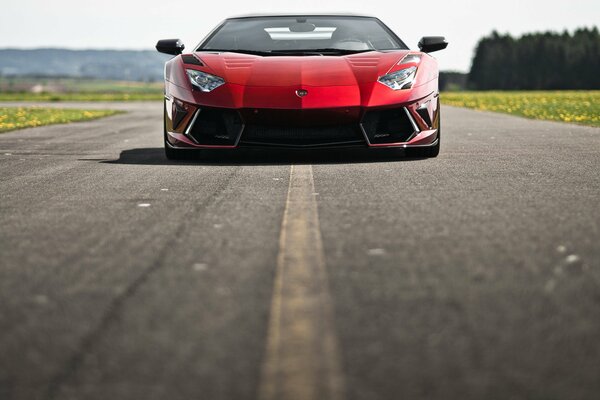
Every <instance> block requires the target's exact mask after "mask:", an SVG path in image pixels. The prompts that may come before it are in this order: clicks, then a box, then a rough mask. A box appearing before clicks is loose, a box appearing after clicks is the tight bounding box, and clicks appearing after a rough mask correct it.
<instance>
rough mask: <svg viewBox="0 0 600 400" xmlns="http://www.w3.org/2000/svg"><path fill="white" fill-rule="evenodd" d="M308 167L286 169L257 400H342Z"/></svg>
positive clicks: (335, 344) (322, 255) (327, 289)
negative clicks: (274, 271)
mask: <svg viewBox="0 0 600 400" xmlns="http://www.w3.org/2000/svg"><path fill="white" fill-rule="evenodd" d="M314 192H315V190H314V181H313V175H312V167H311V166H310V165H301V166H292V168H291V171H290V183H289V189H288V197H287V201H286V206H285V212H284V216H283V222H282V227H281V235H280V238H279V256H278V259H277V271H276V277H275V287H274V290H273V298H272V303H271V317H270V322H269V331H268V337H267V347H266V355H265V359H264V362H263V366H262V373H261V382H260V389H259V390H260V392H259V399H260V400H343V399H344V398H345V393H344V382H343V374H342V370H341V362H340V355H339V350H338V343H337V337H336V335H335V331H334V324H333V322H334V321H333V306H332V302H331V297H330V295H329V287H328V283H327V274H326V269H325V257H324V254H323V243H322V240H321V231H320V228H319V216H318V213H317V203H316V200H315V196H314V195H313V193H314Z"/></svg>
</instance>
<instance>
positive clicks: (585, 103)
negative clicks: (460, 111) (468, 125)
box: [441, 91, 600, 126]
mask: <svg viewBox="0 0 600 400" xmlns="http://www.w3.org/2000/svg"><path fill="white" fill-rule="evenodd" d="M441 97H442V102H443V103H444V104H448V105H451V106H457V107H466V108H472V109H475V110H482V111H496V112H502V113H506V114H514V115H518V116H521V117H526V118H533V119H544V120H551V121H561V122H570V123H575V124H581V125H590V126H600V91H560V92H559V91H557V92H550V91H542V92H445V93H442V96H441Z"/></svg>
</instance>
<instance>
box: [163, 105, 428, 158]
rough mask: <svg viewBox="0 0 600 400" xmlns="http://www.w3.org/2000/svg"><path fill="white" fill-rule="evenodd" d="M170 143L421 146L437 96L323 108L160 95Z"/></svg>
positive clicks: (209, 145) (175, 145) (425, 140)
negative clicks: (217, 103) (235, 105)
mask: <svg viewBox="0 0 600 400" xmlns="http://www.w3.org/2000/svg"><path fill="white" fill-rule="evenodd" d="M165 105H166V110H165V111H166V113H165V126H166V131H167V135H166V138H167V142H168V144H169V145H170V146H171V147H173V148H182V149H183V148H185V149H190V148H198V149H202V148H221V149H228V148H237V147H256V146H259V147H272V146H276V147H289V148H312V147H345V146H362V147H403V148H408V147H423V146H433V145H435V144H436V143H437V139H438V134H437V133H438V129H439V100H438V97H437V95H435V96H434V95H431V96H428V98H425V99H422V100H421V101H417V102H413V103H411V104H399V105H393V106H387V107H377V108H366V109H365V108H361V107H344V108H329V109H294V110H290V109H268V108H262V109H248V108H244V109H228V108H216V107H204V106H199V105H195V104H191V103H184V102H182V101H180V100H177V99H174V98H166V102H165Z"/></svg>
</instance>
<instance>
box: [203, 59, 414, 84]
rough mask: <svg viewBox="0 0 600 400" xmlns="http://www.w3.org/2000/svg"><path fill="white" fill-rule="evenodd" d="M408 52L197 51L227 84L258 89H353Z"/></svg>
mask: <svg viewBox="0 0 600 400" xmlns="http://www.w3.org/2000/svg"><path fill="white" fill-rule="evenodd" d="M407 53H408V51H390V52H375V51H372V52H367V53H358V54H352V55H346V56H268V57H261V56H255V55H248V54H240V53H207V52H198V53H196V56H197V57H198V58H200V59H201V60H202V62H203V63H204V64H205V65H206V67H208V68H209V69H210V70H211V71H212V72H213V73H214V74H215V75H218V76H220V77H222V78H224V79H225V81H226V82H228V83H230V84H237V85H244V86H259V87H266V86H270V87H289V86H297V85H301V86H313V87H325V86H327V87H330V86H353V85H357V84H359V85H360V84H364V83H372V82H375V81H377V78H378V77H379V76H381V75H385V74H386V73H387V72H388V71H389V70H390V69H391V68H392V67H393V66H394V65H395V64H396V63H398V61H400V60H401V59H402V58H403V57H404V56H405V55H406V54H407Z"/></svg>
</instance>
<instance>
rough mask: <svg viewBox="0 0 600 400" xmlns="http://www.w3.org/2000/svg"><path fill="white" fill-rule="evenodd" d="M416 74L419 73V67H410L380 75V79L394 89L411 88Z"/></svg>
mask: <svg viewBox="0 0 600 400" xmlns="http://www.w3.org/2000/svg"><path fill="white" fill-rule="evenodd" d="M415 75H417V67H410V68H405V69H401V70H400V71H396V72H392V73H390V74H387V75H384V76H380V77H379V79H378V81H379V82H380V83H383V84H384V85H385V86H387V87H389V88H390V89H393V90H400V89H410V88H411V86H412V83H413V81H414V80H415Z"/></svg>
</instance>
